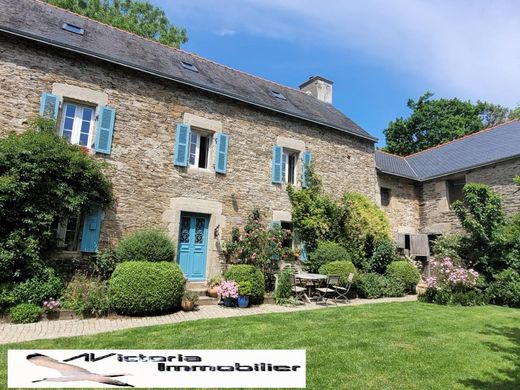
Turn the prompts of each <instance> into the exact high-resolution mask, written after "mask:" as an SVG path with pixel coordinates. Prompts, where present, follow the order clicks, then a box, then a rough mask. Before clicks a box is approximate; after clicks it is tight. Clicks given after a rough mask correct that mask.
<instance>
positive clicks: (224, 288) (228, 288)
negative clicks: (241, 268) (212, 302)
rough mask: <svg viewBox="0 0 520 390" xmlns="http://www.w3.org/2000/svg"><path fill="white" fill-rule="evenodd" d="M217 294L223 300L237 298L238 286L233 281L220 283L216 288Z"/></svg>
mask: <svg viewBox="0 0 520 390" xmlns="http://www.w3.org/2000/svg"><path fill="white" fill-rule="evenodd" d="M217 293H218V294H219V295H220V296H221V297H222V298H223V299H224V298H234V299H236V298H238V284H237V283H236V282H235V281H233V280H226V281H225V282H222V283H221V284H220V286H218V288H217Z"/></svg>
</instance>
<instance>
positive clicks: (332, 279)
mask: <svg viewBox="0 0 520 390" xmlns="http://www.w3.org/2000/svg"><path fill="white" fill-rule="evenodd" d="M338 284H339V276H338V275H328V276H327V285H326V286H325V287H318V288H317V289H316V293H317V294H318V299H317V300H316V303H320V302H323V303H325V304H327V300H328V299H329V297H330V296H332V298H333V299H334V303H335V304H336V305H337V304H338V303H337V302H336V295H337V291H336V289H335V288H334V286H337V285H338Z"/></svg>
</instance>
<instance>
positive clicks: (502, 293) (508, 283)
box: [486, 269, 520, 307]
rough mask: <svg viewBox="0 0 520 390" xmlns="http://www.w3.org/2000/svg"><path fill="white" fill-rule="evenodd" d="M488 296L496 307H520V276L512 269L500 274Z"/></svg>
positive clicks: (490, 288)
mask: <svg viewBox="0 0 520 390" xmlns="http://www.w3.org/2000/svg"><path fill="white" fill-rule="evenodd" d="M486 294H487V296H488V297H489V301H490V302H491V303H494V304H495V305H503V306H510V307H520V274H518V272H516V271H514V270H512V269H506V270H504V271H502V272H500V273H499V274H498V275H496V276H495V281H494V282H492V283H491V284H490V285H489V288H488V289H487V290H486Z"/></svg>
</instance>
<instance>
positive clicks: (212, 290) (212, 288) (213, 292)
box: [207, 284, 218, 298]
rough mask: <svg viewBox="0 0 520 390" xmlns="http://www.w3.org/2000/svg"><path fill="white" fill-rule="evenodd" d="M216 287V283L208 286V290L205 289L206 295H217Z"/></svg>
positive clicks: (213, 296) (214, 296)
mask: <svg viewBox="0 0 520 390" xmlns="http://www.w3.org/2000/svg"><path fill="white" fill-rule="evenodd" d="M217 288H218V284H216V285H215V286H210V287H208V291H207V294H208V297H212V298H216V297H218V293H217Z"/></svg>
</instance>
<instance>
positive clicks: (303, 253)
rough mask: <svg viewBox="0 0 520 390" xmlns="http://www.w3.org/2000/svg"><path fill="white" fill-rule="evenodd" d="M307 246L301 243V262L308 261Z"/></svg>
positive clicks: (303, 242)
mask: <svg viewBox="0 0 520 390" xmlns="http://www.w3.org/2000/svg"><path fill="white" fill-rule="evenodd" d="M307 258H308V257H307V246H306V245H305V241H300V260H301V261H307Z"/></svg>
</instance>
